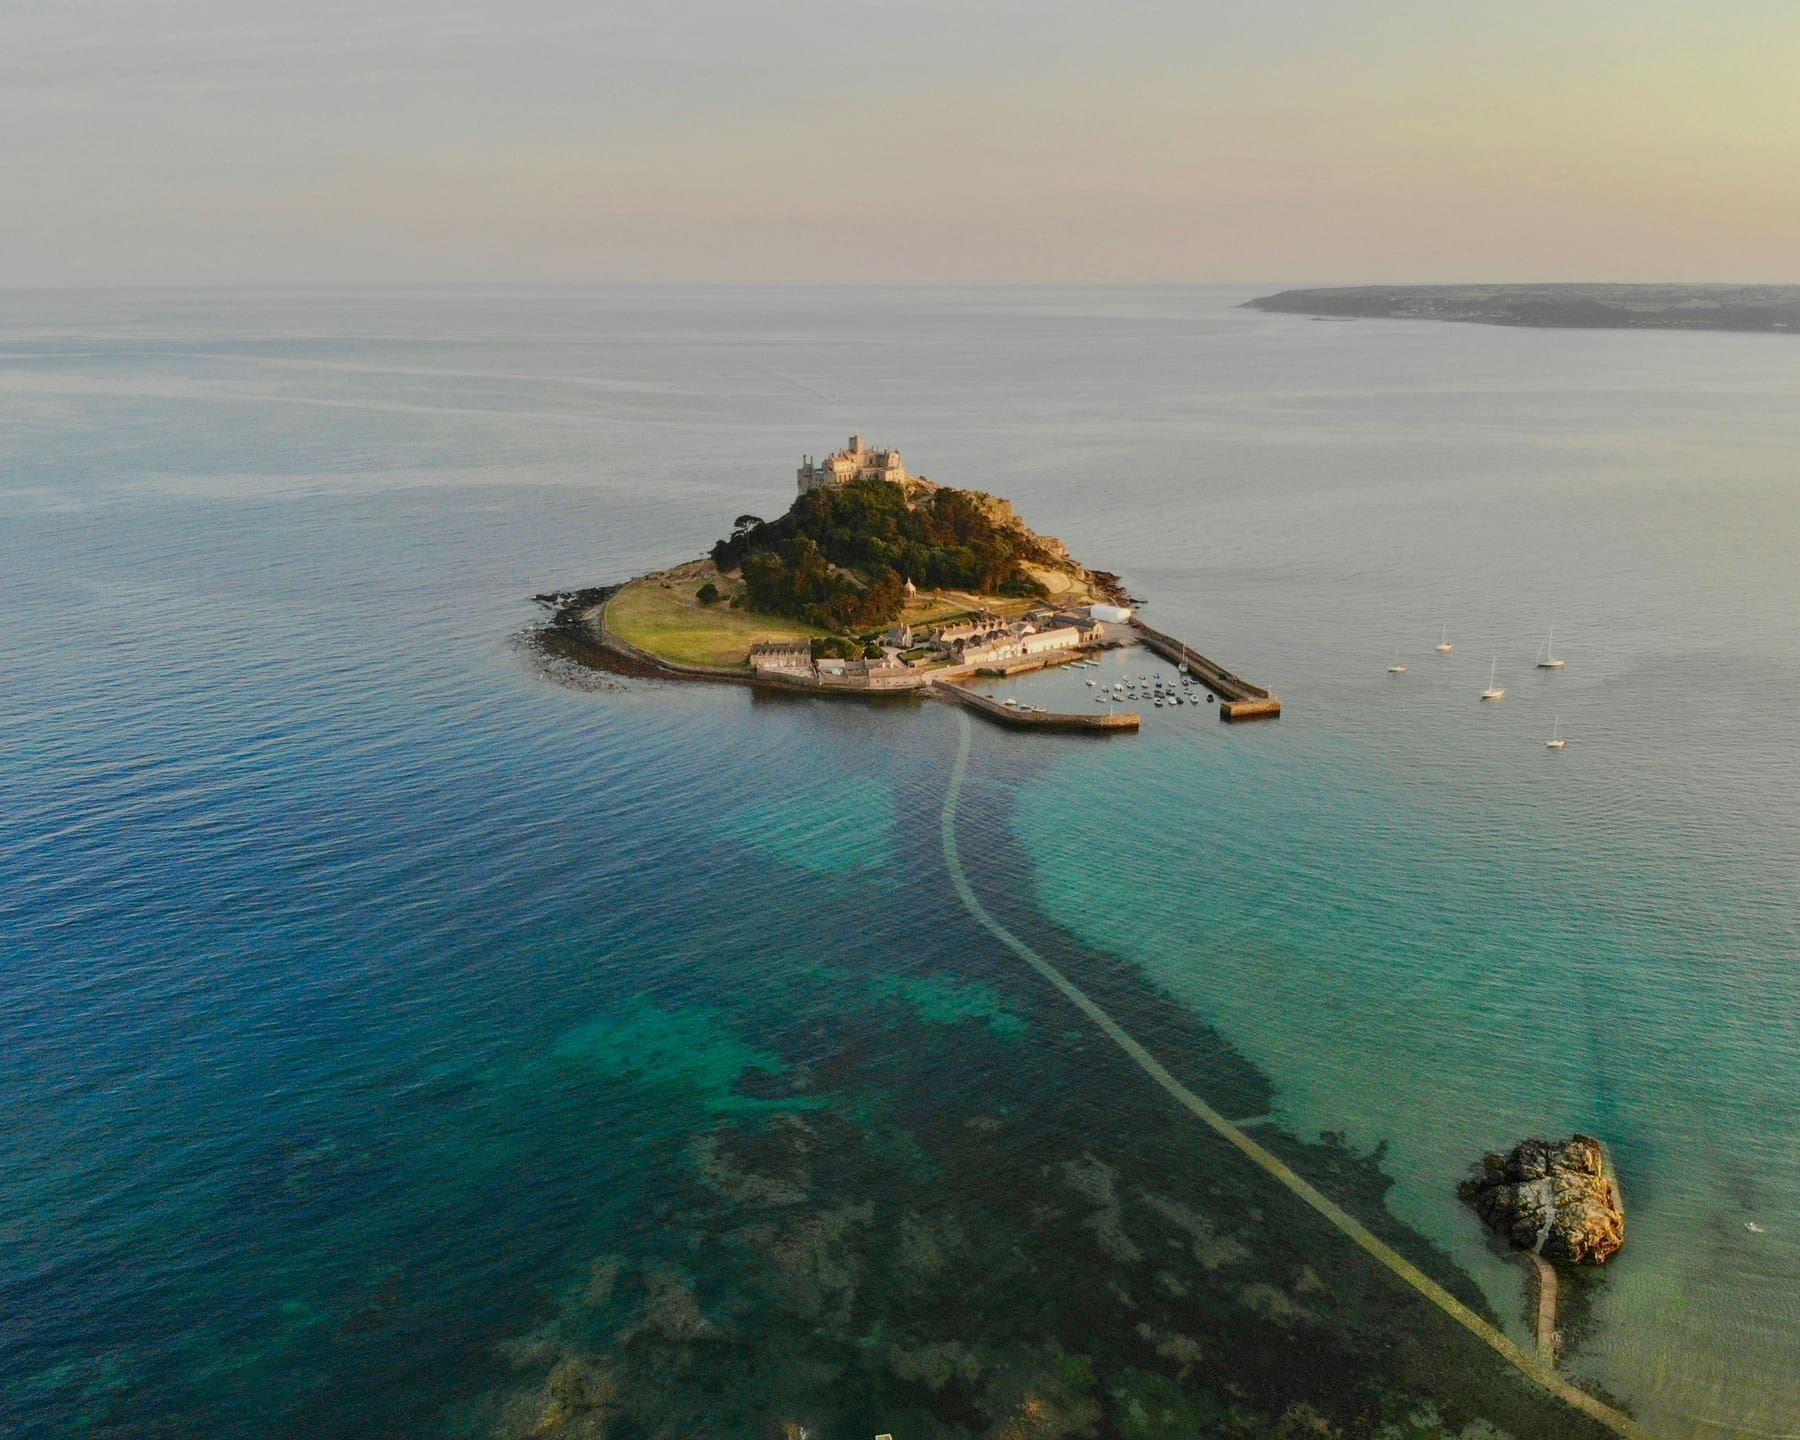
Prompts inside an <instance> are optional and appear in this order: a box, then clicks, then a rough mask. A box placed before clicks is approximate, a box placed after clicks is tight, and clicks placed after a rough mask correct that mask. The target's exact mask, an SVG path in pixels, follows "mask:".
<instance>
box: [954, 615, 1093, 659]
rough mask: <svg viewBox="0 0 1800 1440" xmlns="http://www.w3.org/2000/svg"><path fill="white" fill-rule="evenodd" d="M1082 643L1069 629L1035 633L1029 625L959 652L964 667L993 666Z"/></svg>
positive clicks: (998, 634)
mask: <svg viewBox="0 0 1800 1440" xmlns="http://www.w3.org/2000/svg"><path fill="white" fill-rule="evenodd" d="M1081 643H1082V634H1081V631H1080V630H1078V629H1076V628H1075V626H1073V625H1059V626H1057V627H1056V628H1055V629H1052V630H1038V629H1036V628H1034V627H1033V626H1030V625H1022V626H1017V627H1008V628H1007V629H1005V630H1002V631H1000V632H998V633H997V634H995V635H992V636H990V637H988V638H987V639H985V640H984V641H983V642H982V643H981V644H978V645H965V646H963V648H962V661H963V664H965V665H993V664H996V663H1001V664H1003V663H1005V662H1007V661H1009V660H1029V659H1031V658H1032V657H1033V656H1036V655H1045V654H1048V653H1049V652H1051V651H1052V650H1073V649H1075V648H1076V647H1077V646H1079V645H1080V644H1081Z"/></svg>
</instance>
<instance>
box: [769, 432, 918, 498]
mask: <svg viewBox="0 0 1800 1440" xmlns="http://www.w3.org/2000/svg"><path fill="white" fill-rule="evenodd" d="M794 473H795V476H796V478H797V479H798V480H799V482H800V493H801V494H802V495H804V494H806V492H807V491H808V490H821V489H824V488H825V487H826V486H830V485H849V484H851V483H853V482H854V481H857V480H892V481H893V482H894V483H895V484H896V485H899V484H904V483H905V481H906V479H907V475H906V466H905V464H904V463H903V462H902V461H901V459H900V452H899V451H898V450H871V449H870V448H869V445H868V442H867V441H866V440H864V439H863V437H862V436H860V435H852V436H851V437H850V443H849V444H848V445H846V446H845V447H844V448H843V449H842V450H839V451H836V452H834V453H833V454H830V455H827V456H826V457H825V458H824V459H823V460H820V461H816V462H815V461H814V460H813V458H812V456H810V455H806V456H802V457H801V460H800V468H799V469H798V470H797V471H795V472H794Z"/></svg>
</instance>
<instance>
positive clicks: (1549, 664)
mask: <svg viewBox="0 0 1800 1440" xmlns="http://www.w3.org/2000/svg"><path fill="white" fill-rule="evenodd" d="M1555 639H1556V627H1555V626H1554V625H1552V626H1551V627H1550V633H1549V634H1548V635H1546V636H1545V637H1544V648H1543V649H1542V650H1541V651H1539V652H1538V662H1537V668H1538V669H1540V670H1560V669H1562V668H1563V662H1562V661H1560V660H1558V659H1557V658H1556V652H1555V650H1554V649H1553V648H1552V647H1551V642H1552V641H1554V640H1555Z"/></svg>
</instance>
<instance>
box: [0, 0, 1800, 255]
mask: <svg viewBox="0 0 1800 1440" xmlns="http://www.w3.org/2000/svg"><path fill="white" fill-rule="evenodd" d="M1797 62H1800V0H1714V3H1712V4H1701V3H1698V0H1633V3H1618V0H1558V3H1546V0H1485V3H1469V0H1156V3H1150V0H1086V3H1079V4H1076V3H1065V0H509V3H504V4H500V3H477V0H433V3H424V0H356V3H346V0H282V3H275V0H0V287H6V286H48V285H91V284H176V285H188V284H207V283H234V284H259V283H279V284H343V283H397V282H402V283H403V282H429V283H507V282H520V283H540V282H602V283H612V282H658V281H676V282H690V281H705V282H773V283H796V282H801V283H804V282H818V283H891V284H916V283H1056V282H1101V283H1168V282H1214V283H1270V284H1274V283H1281V284H1307V283H1315V284H1330V283H1355V282H1359V281H1367V282H1379V281H1389V282H1396V283H1398V282H1408V281H1411V282H1427V281H1455V280H1469V281H1479V280H1693V281H1701V280H1708V281H1782V282H1797V281H1800V80H1797V79H1796V76H1797V74H1800V71H1797V70H1796V64H1797Z"/></svg>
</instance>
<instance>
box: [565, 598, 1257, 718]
mask: <svg viewBox="0 0 1800 1440" xmlns="http://www.w3.org/2000/svg"><path fill="white" fill-rule="evenodd" d="M601 593H602V594H603V595H604V598H602V599H600V600H598V602H592V601H590V602H589V603H585V604H580V605H570V606H568V607H567V608H565V610H564V611H562V612H561V613H560V614H559V616H558V618H557V620H556V621H554V622H552V625H551V626H550V627H549V631H548V632H547V634H548V638H549V642H550V644H549V648H551V649H552V650H553V651H554V652H555V653H560V654H564V655H569V656H571V658H575V657H577V656H578V657H579V658H581V659H582V660H583V661H584V663H589V664H595V665H598V666H600V668H603V669H607V670H612V671H614V672H615V673H620V674H625V675H636V676H639V677H642V678H646V679H648V678H656V679H668V680H700V681H710V682H712V683H714V684H727V685H730V684H736V685H750V686H753V687H757V688H761V689H767V690H785V691H788V692H789V693H799V694H807V695H833V696H841V697H844V698H847V699H862V700H869V699H874V698H877V697H887V698H892V699H911V700H943V701H947V702H949V703H951V704H956V705H962V706H965V707H966V708H968V709H970V710H973V711H975V712H976V713H977V714H978V715H981V716H982V717H983V718H984V719H986V720H989V721H990V722H992V723H994V724H997V725H1004V726H1006V727H1008V728H1009V729H1014V730H1025V731H1033V730H1035V731H1037V732H1039V733H1054V732H1062V733H1074V734H1090V735H1092V734H1100V735H1106V734H1113V735H1119V734H1132V733H1135V732H1136V731H1137V730H1138V729H1139V728H1140V727H1141V726H1142V724H1143V717H1142V716H1141V715H1139V714H1138V713H1137V712H1135V711H1130V710H1111V709H1109V710H1107V711H1106V712H1105V713H1104V714H1099V715H1094V714H1084V713H1077V714H1070V713H1064V712H1054V713H1053V712H1050V711H1042V712H1040V711H1036V710H1029V711H1026V710H1019V709H1016V708H1014V707H1012V706H1008V705H1003V704H1001V703H1000V702H999V701H997V700H994V699H992V698H990V697H989V696H986V695H982V694H979V693H977V692H976V691H974V690H971V689H968V688H966V686H964V685H962V684H958V683H957V682H958V681H960V680H970V679H974V678H976V677H977V676H978V675H979V676H994V675H1012V674H1018V673H1021V672H1024V671H1027V670H1038V669H1044V668H1047V667H1049V666H1054V665H1062V664H1066V663H1068V662H1069V661H1071V660H1073V659H1075V658H1077V655H1076V653H1075V652H1066V653H1065V652H1057V653H1049V654H1042V655H1035V656H1028V657H1023V658H1020V659H1017V660H1013V661H1011V662H1010V663H1005V664H1001V665H991V664H982V663H979V662H977V663H970V664H965V665H959V666H955V667H951V668H948V669H943V670H938V671H935V672H920V671H908V670H906V669H904V668H903V667H900V666H897V665H892V664H881V665H872V666H865V667H862V669H861V671H860V673H858V674H856V675H854V676H851V675H844V674H830V675H828V674H826V673H824V672H823V671H821V670H820V669H817V668H815V667H813V666H812V665H810V664H808V665H807V666H806V671H807V672H808V673H805V674H801V673H784V672H783V671H781V670H776V669H767V668H762V669H755V670H747V669H744V668H741V667H738V666H724V665H696V664H688V663H684V662H681V661H676V660H670V659H667V658H665V657H663V656H660V655H654V654H652V653H651V652H649V651H647V650H643V649H641V648H639V647H638V646H636V645H634V644H632V643H631V642H630V641H629V640H626V639H625V638H624V637H623V636H621V635H619V634H618V633H617V632H616V631H614V630H613V629H612V628H611V627H610V626H609V625H608V624H607V623H606V610H607V601H608V600H610V598H611V595H610V593H606V592H601ZM583 598H584V599H586V598H587V597H583ZM1129 623H1130V626H1131V628H1132V630H1133V631H1134V632H1135V638H1136V640H1137V642H1138V643H1140V644H1142V645H1144V646H1145V647H1146V648H1147V649H1149V650H1151V651H1153V652H1154V653H1156V654H1158V655H1160V656H1162V657H1163V658H1164V659H1167V660H1172V661H1175V662H1177V663H1180V662H1182V661H1185V662H1186V663H1187V667H1188V672H1189V673H1190V674H1191V675H1192V676H1193V677H1194V680H1195V682H1196V683H1197V684H1201V685H1204V686H1205V687H1206V688H1207V689H1208V690H1210V691H1211V692H1212V693H1213V694H1214V695H1216V696H1217V697H1218V700H1219V707H1218V708H1219V718H1220V719H1221V720H1252V719H1263V718H1269V717H1273V716H1276V715H1279V714H1280V713H1281V702H1280V701H1279V700H1277V699H1276V698H1275V697H1274V696H1273V695H1271V694H1270V693H1269V692H1268V691H1267V690H1264V689H1262V688H1261V687H1260V686H1256V685H1252V684H1251V683H1250V682H1249V681H1247V680H1244V679H1243V678H1241V677H1240V676H1237V675H1234V674H1232V673H1231V672H1230V671H1229V670H1226V669H1225V668H1224V667H1223V666H1220V665H1217V664H1215V663H1214V662H1213V661H1211V660H1209V659H1207V658H1206V656H1204V655H1202V654H1200V653H1199V652H1198V651H1196V650H1194V649H1192V648H1190V647H1189V646H1188V645H1187V644H1185V643H1184V642H1182V641H1180V640H1176V639H1175V638H1174V637H1172V636H1169V635H1165V634H1163V633H1162V632H1161V631H1160V630H1153V629H1151V628H1150V627H1149V626H1148V625H1145V624H1144V623H1143V622H1142V621H1141V620H1138V619H1135V618H1133V619H1132V620H1131V621H1130V622H1129ZM1112 643H1113V644H1116V643H1118V642H1116V641H1114V642H1112ZM794 648H796V649H800V648H803V647H798V646H796V647H794ZM1089 649H1090V647H1086V646H1084V647H1082V650H1083V651H1084V652H1085V651H1089ZM853 668H854V667H853Z"/></svg>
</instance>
